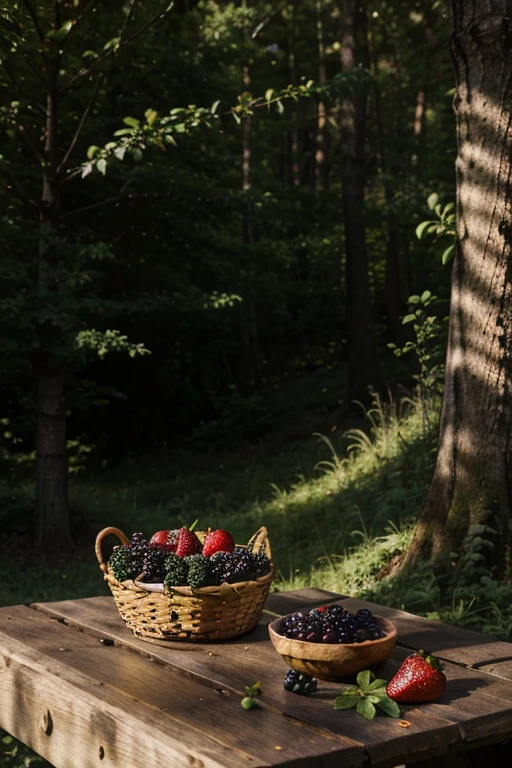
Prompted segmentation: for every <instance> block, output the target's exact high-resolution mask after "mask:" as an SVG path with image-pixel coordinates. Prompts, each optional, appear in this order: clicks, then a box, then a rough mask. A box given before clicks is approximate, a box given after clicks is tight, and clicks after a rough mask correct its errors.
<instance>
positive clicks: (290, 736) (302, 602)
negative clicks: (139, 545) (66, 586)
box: [0, 589, 512, 768]
mask: <svg viewBox="0 0 512 768" xmlns="http://www.w3.org/2000/svg"><path fill="white" fill-rule="evenodd" d="M330 602H340V603H341V604H342V605H343V606H344V607H346V608H348V609H349V610H355V609H357V608H359V607H363V606H369V607H370V608H371V609H372V610H373V611H374V612H375V613H378V614H381V615H384V616H387V617H388V618H390V619H391V620H392V621H393V622H394V623H395V624H396V626H397V628H398V633H399V634H398V645H397V647H396V648H395V650H394V652H393V654H392V657H391V658H390V659H389V660H388V661H387V662H386V663H385V664H384V665H383V666H382V667H381V668H380V669H378V670H376V671H377V672H378V674H379V677H385V678H387V679H389V678H390V677H391V676H392V674H394V672H395V670H396V669H397V667H398V665H399V663H400V661H401V660H402V659H403V658H404V656H406V655H407V654H408V653H410V652H411V650H412V649H419V648H424V649H428V650H430V651H434V652H436V653H437V655H438V656H440V657H441V658H442V659H443V660H444V662H445V672H446V676H447V678H448V686H447V691H446V693H445V695H444V696H443V697H442V698H441V699H440V700H438V701H437V702H435V703H431V704H423V705H421V706H402V707H401V714H402V718H403V720H405V721H407V722H408V723H409V725H407V724H404V723H401V722H400V721H398V720H396V719H393V718H390V717H387V716H385V715H378V716H377V717H376V718H375V719H374V720H373V721H367V720H365V719H364V718H363V717H361V715H358V714H357V713H356V712H355V711H354V710H348V711H347V710H345V711H335V710H334V709H333V706H332V705H333V699H334V697H335V694H336V692H337V691H338V690H339V689H340V687H341V685H340V683H327V682H322V681H320V683H319V686H318V690H317V692H316V693H315V694H314V695H313V696H310V697H305V696H299V695H296V694H292V693H289V692H286V691H285V690H284V689H283V679H284V673H285V671H286V665H285V663H284V662H283V660H282V659H281V657H280V656H279V655H278V654H277V653H276V652H275V651H274V650H273V648H272V646H271V645H270V642H269V640H268V632H267V626H266V625H267V624H268V623H269V622H270V621H272V620H273V619H274V618H275V617H276V616H277V615H281V614H284V613H289V612H291V611H295V610H299V609H309V608H312V607H314V606H318V605H325V604H329V603H330ZM511 679H512V644H509V643H504V642H499V641H496V640H494V639H493V638H491V637H489V636H487V635H483V634H479V633H476V632H469V631H465V630H461V629H456V628H453V627H449V626H447V625H443V624H438V623H435V622H431V621H427V620H426V619H421V618H418V617H416V616H413V615H412V614H409V613H404V612H402V611H398V610H393V609H390V608H384V607H382V606H376V605H373V604H371V603H366V602H364V601H362V600H353V599H349V598H343V597H342V596H341V595H337V594H335V593H332V592H325V591H324V590H317V589H306V590H299V591H297V592H288V593H284V592H283V593H277V592H276V593H272V594H271V595H269V597H268V599H267V602H266V604H265V611H264V613H263V615H262V618H261V621H260V623H259V625H258V626H257V627H256V628H255V629H254V630H253V631H252V632H250V633H249V634H247V635H245V636H244V637H240V638H237V639H236V640H232V641H230V640H228V641H223V642H220V643H212V644H205V643H203V644H194V643H180V642H168V643H165V644H164V643H160V644H152V643H149V642H146V641H143V640H140V639H138V638H136V637H135V636H134V635H133V634H132V633H131V632H130V631H129V630H128V629H126V627H125V626H124V624H123V622H122V621H121V619H120V617H119V614H118V612H117V608H116V607H115V604H114V601H113V599H112V598H111V597H95V598H87V599H82V600H69V601H65V602H57V603H39V604H33V605H29V606H23V605H18V606H12V607H7V608H2V609H0V726H1V727H2V728H4V729H5V730H7V731H8V732H9V733H11V734H12V735H13V736H15V737H16V738H17V739H20V740H21V741H23V742H24V743H25V744H27V745H29V746H30V747H31V748H32V749H34V750H35V751H36V752H38V753H39V754H40V755H42V756H43V757H45V758H46V759H47V760H49V761H50V762H51V763H52V764H54V765H55V766H57V767H58V768H89V767H92V766H94V767H95V768H100V767H101V768H113V767H114V766H115V767H116V768H117V766H119V767H121V766H123V768H146V767H147V766H151V767H154V766H156V767H159V766H166V767H168V768H181V767H182V766H183V767H185V766H186V767H187V768H219V767H222V768H241V766H252V767H253V768H257V767H258V766H296V767H297V768H299V767H300V768H351V767H352V766H353V767H354V768H355V767H356V766H379V768H386V766H394V765H399V764H404V763H407V764H412V763H418V762H419V761H427V760H432V759H433V758H434V759H435V763H436V765H437V766H439V765H441V764H442V763H443V757H444V756H448V757H449V758H450V760H451V761H452V762H450V763H449V764H450V765H456V764H457V760H455V761H454V756H455V757H456V756H457V755H458V754H461V753H462V750H467V749H468V748H469V749H474V748H476V747H481V746H482V745H488V744H498V743H501V742H504V741H506V740H508V739H509V738H510V737H511V735H512V682H511ZM256 681H260V682H261V688H262V691H263V693H262V696H261V697H260V699H259V702H260V704H259V706H258V707H257V708H255V709H251V710H245V709H243V708H242V707H241V706H240V701H241V698H242V696H243V691H244V686H246V685H250V684H252V683H255V682H256ZM472 754H476V753H472ZM507 762H508V761H507ZM432 764H433V763H432ZM495 764H496V763H495ZM499 764H500V765H502V764H504V763H503V762H500V763H499Z"/></svg>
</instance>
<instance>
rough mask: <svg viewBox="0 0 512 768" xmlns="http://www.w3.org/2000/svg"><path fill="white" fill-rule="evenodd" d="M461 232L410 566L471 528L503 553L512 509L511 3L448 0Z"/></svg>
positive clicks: (439, 552)
mask: <svg viewBox="0 0 512 768" xmlns="http://www.w3.org/2000/svg"><path fill="white" fill-rule="evenodd" d="M452 11H453V24H454V33H453V39H452V43H453V44H452V53H453V61H454V66H455V73H456V82H457V93H456V96H455V101H454V106H455V113H456V119H457V137H458V156H457V164H456V170H457V235H458V248H457V253H456V257H455V261H454V265H453V272H452V298H451V309H450V333H449V340H448V353H447V360H446V378H445V392H444V400H443V410H442V417H441V427H440V444H439V453H438V459H437V465H436V469H435V474H434V478H433V481H432V485H431V488H430V493H429V496H428V499H427V502H426V505H425V508H424V510H423V513H422V515H421V517H420V520H419V522H418V524H417V526H416V529H415V532H414V536H413V539H412V543H411V546H410V549H409V552H408V555H407V558H406V561H405V565H406V566H408V565H411V564H412V563H414V562H415V560H416V559H417V558H418V557H420V556H426V557H434V558H441V557H442V556H443V555H444V554H446V553H448V552H449V551H450V550H451V549H452V547H454V546H457V544H459V543H460V541H461V539H462V537H463V536H464V535H465V534H466V533H467V531H468V527H469V526H470V524H471V523H482V522H483V523H485V522H490V523H491V522H492V525H493V527H494V528H495V529H496V530H497V531H498V538H497V547H498V550H501V553H502V554H503V551H504V547H505V546H506V545H507V543H508V542H509V540H510V535H509V524H510V520H509V516H510V508H511V502H512V495H511V494H512V400H511V394H512V393H511V382H512V326H511V317H512V282H511V264H512V205H511V192H512V188H511V179H512V80H511V74H510V73H511V71H512V48H511V46H510V40H511V39H512V23H511V19H512V0H485V1H484V0H473V1H472V2H471V3H468V2H466V1H465V0H452Z"/></svg>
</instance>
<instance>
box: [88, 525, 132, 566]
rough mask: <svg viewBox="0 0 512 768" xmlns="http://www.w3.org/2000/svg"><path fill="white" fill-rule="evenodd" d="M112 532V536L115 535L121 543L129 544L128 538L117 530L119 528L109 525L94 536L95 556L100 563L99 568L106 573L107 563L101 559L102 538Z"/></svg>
mask: <svg viewBox="0 0 512 768" xmlns="http://www.w3.org/2000/svg"><path fill="white" fill-rule="evenodd" d="M111 533H113V534H114V536H117V538H118V539H119V541H120V542H121V544H124V545H125V544H129V543H130V541H129V539H128V538H127V537H126V536H125V534H124V533H123V532H122V531H120V530H119V528H113V527H112V526H110V527H109V528H104V529H103V530H102V531H100V532H99V533H98V535H97V536H96V543H95V545H94V551H95V552H96V557H97V558H98V563H99V564H100V568H101V570H102V571H103V572H104V573H106V572H107V564H106V562H105V560H104V559H103V549H102V544H103V540H104V539H105V538H106V537H107V536H110V534H111Z"/></svg>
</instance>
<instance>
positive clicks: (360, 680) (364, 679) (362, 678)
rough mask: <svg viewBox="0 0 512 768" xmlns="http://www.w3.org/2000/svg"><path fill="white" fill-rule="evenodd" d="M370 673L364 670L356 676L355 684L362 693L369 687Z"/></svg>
mask: <svg viewBox="0 0 512 768" xmlns="http://www.w3.org/2000/svg"><path fill="white" fill-rule="evenodd" d="M370 680H371V672H370V670H369V669H364V670H363V671H362V672H360V673H359V674H358V676H357V684H358V686H359V687H360V689H361V690H362V691H367V690H368V688H369V687H370Z"/></svg>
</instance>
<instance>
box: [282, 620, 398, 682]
mask: <svg viewBox="0 0 512 768" xmlns="http://www.w3.org/2000/svg"><path fill="white" fill-rule="evenodd" d="M284 618H285V617H283V618H281V619H276V620H275V621H273V622H272V623H271V624H269V627H268V633H269V635H270V639H271V641H272V645H273V646H274V648H275V649H276V651H277V652H278V653H280V654H281V656H282V657H283V659H284V661H285V662H286V664H287V665H288V667H291V668H292V669H296V670H297V671H298V672H304V673H305V674H307V675H313V677H318V678H320V679H322V680H338V679H340V678H344V677H350V676H351V675H355V674H357V673H358V672H360V671H361V670H362V669H368V668H369V667H373V666H375V665H376V664H380V663H381V662H383V661H385V660H386V659H387V658H388V656H389V655H390V653H391V651H392V650H393V648H394V646H395V643H396V636H397V631H396V627H395V625H394V624H393V623H392V622H391V621H389V619H385V618H384V617H383V616H374V618H375V620H376V621H377V625H378V626H379V628H380V629H381V630H382V631H383V632H384V633H385V635H384V637H381V638H379V639H378V640H366V641H365V642H363V643H346V644H343V643H340V644H337V643H332V644H331V643H308V642H306V641H305V640H293V639H292V638H289V637H285V636H284V635H281V634H280V629H281V626H282V622H283V619H284Z"/></svg>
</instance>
